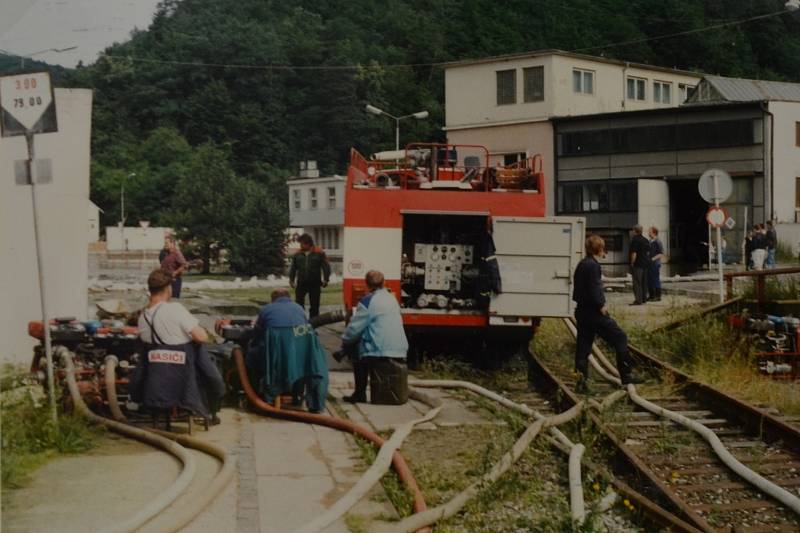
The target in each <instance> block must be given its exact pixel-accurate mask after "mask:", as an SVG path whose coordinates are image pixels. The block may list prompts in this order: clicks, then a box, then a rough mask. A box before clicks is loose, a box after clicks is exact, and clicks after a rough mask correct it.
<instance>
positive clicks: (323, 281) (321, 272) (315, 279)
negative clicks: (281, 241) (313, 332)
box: [289, 233, 331, 318]
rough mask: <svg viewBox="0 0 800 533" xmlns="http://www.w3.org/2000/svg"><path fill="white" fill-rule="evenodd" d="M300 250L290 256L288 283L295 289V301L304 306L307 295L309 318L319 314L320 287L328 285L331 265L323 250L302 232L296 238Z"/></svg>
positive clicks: (309, 236)
mask: <svg viewBox="0 0 800 533" xmlns="http://www.w3.org/2000/svg"><path fill="white" fill-rule="evenodd" d="M297 240H298V241H299V242H300V250H299V251H298V252H297V253H296V254H294V256H293V257H292V265H291V267H290V268H289V284H290V285H291V286H292V288H293V289H295V301H296V302H297V303H298V304H300V305H301V306H305V301H306V295H308V304H309V306H308V307H309V309H308V315H309V317H311V318H314V317H315V316H317V315H319V300H320V297H321V294H322V287H327V286H328V281H329V280H330V277H331V265H330V264H329V263H328V258H327V257H325V252H323V251H322V249H321V248H316V247H314V239H312V238H311V235H309V234H308V233H304V234H302V235H300V237H299V238H298V239H297Z"/></svg>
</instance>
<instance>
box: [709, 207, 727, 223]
mask: <svg viewBox="0 0 800 533" xmlns="http://www.w3.org/2000/svg"><path fill="white" fill-rule="evenodd" d="M726 220H728V212H727V211H725V209H724V208H723V207H712V208H710V209H709V210H708V211H707V212H706V222H708V224H709V225H710V226H711V227H712V228H721V227H722V226H724V225H725V221H726Z"/></svg>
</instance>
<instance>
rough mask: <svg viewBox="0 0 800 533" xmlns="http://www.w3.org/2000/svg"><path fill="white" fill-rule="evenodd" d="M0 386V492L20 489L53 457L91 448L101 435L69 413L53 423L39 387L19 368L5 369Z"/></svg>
mask: <svg viewBox="0 0 800 533" xmlns="http://www.w3.org/2000/svg"><path fill="white" fill-rule="evenodd" d="M2 386H3V389H2V391H0V414H2V454H0V462H2V481H3V489H9V488H18V487H21V486H23V485H24V484H25V482H26V481H27V479H28V477H29V475H30V474H31V472H33V471H34V470H35V469H36V468H38V467H39V466H41V465H42V464H44V463H45V462H46V461H47V460H48V459H49V458H51V457H53V456H55V455H58V454H70V453H81V452H85V451H87V450H89V449H91V448H92V447H93V446H94V444H95V441H96V439H97V438H98V437H99V436H100V435H101V434H102V430H101V429H99V428H96V427H95V426H92V425H90V424H89V422H88V421H87V420H86V419H84V418H83V417H81V416H78V415H74V414H71V413H67V414H63V413H62V414H60V415H59V417H58V423H53V422H52V420H51V419H50V410H49V408H48V406H47V399H46V397H45V396H44V394H43V393H42V390H41V387H39V386H38V385H37V384H35V383H32V382H31V381H30V379H29V378H28V377H27V375H26V374H25V373H24V372H21V371H20V370H18V369H15V368H13V367H8V366H7V367H5V368H4V371H3V379H2Z"/></svg>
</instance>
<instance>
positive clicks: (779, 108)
mask: <svg viewBox="0 0 800 533" xmlns="http://www.w3.org/2000/svg"><path fill="white" fill-rule="evenodd" d="M769 110H770V112H772V114H773V116H774V117H775V119H774V120H775V123H774V133H773V148H772V150H773V152H772V156H773V159H772V171H773V186H774V190H773V196H772V199H773V202H774V203H773V216H774V217H775V218H776V219H777V220H778V222H779V223H780V222H784V223H785V222H800V205H797V203H796V202H797V196H796V195H797V192H796V190H795V189H796V187H797V180H798V178H800V146H798V143H800V139H798V138H797V136H798V135H799V133H798V130H797V128H798V126H797V124H800V102H770V103H769Z"/></svg>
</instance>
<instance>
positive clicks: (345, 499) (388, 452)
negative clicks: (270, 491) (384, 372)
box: [294, 389, 442, 533]
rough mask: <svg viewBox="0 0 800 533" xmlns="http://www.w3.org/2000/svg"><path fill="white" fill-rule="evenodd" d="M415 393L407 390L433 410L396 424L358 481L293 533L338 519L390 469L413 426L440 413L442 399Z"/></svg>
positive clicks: (304, 532)
mask: <svg viewBox="0 0 800 533" xmlns="http://www.w3.org/2000/svg"><path fill="white" fill-rule="evenodd" d="M416 392H417V391H415V390H414V389H411V390H410V391H409V396H411V397H412V398H414V399H415V400H419V401H422V402H424V403H426V404H428V406H430V407H431V408H432V409H431V410H430V411H428V413H427V414H425V416H423V417H422V418H417V419H416V420H412V421H410V422H405V423H402V424H398V425H396V426H395V427H394V432H393V433H392V436H391V437H390V438H389V440H387V441H386V442H384V443H383V445H382V446H381V448H380V450H379V451H378V455H377V457H375V460H374V461H373V462H372V464H371V465H370V467H369V468H368V469H367V471H366V472H364V474H363V475H362V476H361V478H359V480H358V482H357V483H356V484H355V485H354V486H353V487H352V488H351V489H350V490H349V491H347V494H345V495H344V496H342V497H341V498H339V500H337V502H336V503H335V504H333V506H331V507H329V508H328V509H327V510H326V511H325V512H324V513H322V514H321V515H319V516H317V517H316V518H314V520H312V521H311V522H309V523H307V524H305V525H303V526H301V527H299V528H297V529H296V530H295V531H294V533H316V532H317V531H322V530H323V529H325V528H326V527H328V526H329V525H330V524H332V523H333V522H335V521H336V520H338V519H339V518H341V517H342V516H343V515H344V514H345V513H346V512H347V511H349V510H350V508H351V507H353V506H354V505H355V504H357V503H358V502H359V501H360V500H361V499H362V498H363V497H364V496H366V494H367V492H369V490H370V489H371V488H372V487H373V486H374V485H375V484H376V483H378V482H379V481H380V479H381V477H383V475H384V474H385V473H386V471H387V470H389V468H390V466H391V462H392V456H393V455H394V454H395V452H396V451H397V450H398V449H399V448H400V446H401V445H402V444H403V441H405V439H406V437H408V435H409V434H411V431H412V430H413V429H414V426H416V425H418V424H422V423H423V422H428V421H430V420H432V419H433V418H434V417H435V416H436V415H438V414H439V411H441V410H442V402H441V400H439V399H438V398H432V397H429V396H428V397H423V395H420V394H417V393H416Z"/></svg>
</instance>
